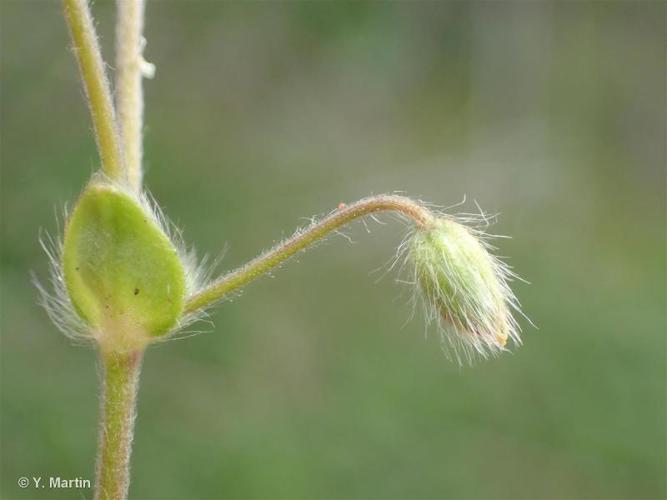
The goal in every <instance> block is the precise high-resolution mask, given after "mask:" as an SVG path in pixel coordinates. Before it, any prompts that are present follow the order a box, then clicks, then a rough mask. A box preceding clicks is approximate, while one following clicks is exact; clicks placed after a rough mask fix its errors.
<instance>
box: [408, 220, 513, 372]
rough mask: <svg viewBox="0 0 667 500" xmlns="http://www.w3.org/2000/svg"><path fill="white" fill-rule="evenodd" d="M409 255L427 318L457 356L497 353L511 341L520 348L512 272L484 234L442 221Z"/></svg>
mask: <svg viewBox="0 0 667 500" xmlns="http://www.w3.org/2000/svg"><path fill="white" fill-rule="evenodd" d="M409 252H410V258H411V260H412V261H413V263H414V268H415V274H416V281H417V283H418V284H419V287H420V288H421V291H422V294H423V296H424V299H425V302H426V305H427V308H428V318H429V319H435V320H436V321H437V322H438V324H439V325H440V326H441V330H442V332H443V334H444V335H443V336H444V338H446V339H447V340H448V342H449V343H450V345H451V346H452V347H453V348H454V350H455V353H456V355H457V357H459V353H460V352H461V351H462V352H463V354H464V355H466V357H467V358H468V359H470V357H471V354H472V353H474V352H477V353H479V354H481V355H482V356H486V355H487V354H494V353H497V352H499V351H502V350H504V347H505V345H506V343H507V339H508V338H511V339H512V340H513V341H514V342H515V343H517V344H518V343H520V338H519V335H518V327H517V324H516V322H515V320H514V318H513V317H512V314H511V312H510V308H511V307H515V304H516V299H515V298H514V294H513V293H512V291H511V290H510V288H509V286H508V284H507V279H508V278H509V277H511V273H510V271H509V270H508V268H507V267H506V266H505V265H504V264H503V263H502V262H500V261H499V260H498V259H496V258H495V257H494V256H493V255H491V254H490V253H489V251H488V250H487V246H486V243H485V242H484V240H483V237H482V235H481V234H480V233H478V232H477V231H476V230H474V229H471V228H469V227H467V226H465V225H463V224H460V223H459V222H456V221H455V220H453V219H452V218H449V217H441V218H439V219H437V220H436V221H435V222H434V224H433V225H432V226H431V227H429V228H426V229H419V230H417V231H416V232H415V233H414V235H413V236H412V239H411V242H410V249H409ZM459 359H460V358H459Z"/></svg>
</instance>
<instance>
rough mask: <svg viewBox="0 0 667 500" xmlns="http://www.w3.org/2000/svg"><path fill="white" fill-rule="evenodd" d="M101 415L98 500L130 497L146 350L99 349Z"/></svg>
mask: <svg viewBox="0 0 667 500" xmlns="http://www.w3.org/2000/svg"><path fill="white" fill-rule="evenodd" d="M100 353H101V354H100V358H101V363H102V410H101V412H102V415H101V419H100V434H99V443H98V456H97V483H96V486H95V498H96V499H97V500H122V499H125V498H127V491H128V487H129V485H130V455H131V452H132V436H133V433H134V419H135V407H136V399H137V389H138V386H139V372H140V371H141V360H142V357H143V351H133V352H129V353H117V352H110V351H103V350H100Z"/></svg>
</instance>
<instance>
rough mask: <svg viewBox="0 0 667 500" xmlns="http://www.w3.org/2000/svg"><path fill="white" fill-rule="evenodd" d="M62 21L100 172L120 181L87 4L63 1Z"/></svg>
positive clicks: (109, 111) (109, 110)
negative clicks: (83, 92) (70, 43)
mask: <svg viewBox="0 0 667 500" xmlns="http://www.w3.org/2000/svg"><path fill="white" fill-rule="evenodd" d="M64 6H65V19H66V20H67V24H68V26H69V30H70V34H71V35H72V41H73V43H74V52H75V54H76V59H77V61H78V62H79V69H80V71H81V76H82V78H83V84H84V88H85V89H86V95H87V96H88V105H89V107H90V114H91V115H92V118H93V127H94V129H95V137H96V140H97V148H98V150H99V153H100V158H101V160H102V169H103V170H104V172H105V173H106V175H107V176H109V177H110V178H112V179H115V180H122V179H123V176H124V172H123V159H122V152H121V148H120V144H119V140H118V130H117V128H116V121H115V115H114V108H113V102H112V100H111V90H110V88H109V82H108V80H107V77H106V73H105V71H104V62H103V61H102V54H101V52H100V47H99V44H98V43H97V35H96V34H95V26H94V25H93V19H92V17H91V15H90V10H89V8H88V2H87V0H64Z"/></svg>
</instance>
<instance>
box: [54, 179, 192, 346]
mask: <svg viewBox="0 0 667 500" xmlns="http://www.w3.org/2000/svg"><path fill="white" fill-rule="evenodd" d="M144 205H145V204H142V203H140V202H139V201H138V200H137V199H136V197H134V196H133V195H130V194H128V193H126V192H124V191H122V190H121V189H119V188H118V187H116V186H114V185H111V184H107V183H103V182H95V181H93V182H92V183H91V184H90V185H89V186H88V187H87V188H86V190H85V191H84V192H83V194H82V195H81V197H80V198H79V200H78V202H77V204H76V206H75V208H74V210H73V212H72V214H71V217H70V218H69V220H68V222H67V226H66V228H65V237H64V242H63V251H62V266H63V275H64V281H65V285H66V288H67V293H68V295H69V298H70V301H71V303H72V305H73V306H74V309H75V311H76V313H77V314H78V315H79V316H80V318H81V319H82V320H83V322H84V323H85V324H86V325H87V326H88V329H89V331H90V333H91V335H92V336H93V337H95V338H96V339H97V340H98V341H99V342H100V344H101V346H102V348H107V349H111V350H116V351H126V350H131V349H136V348H141V347H143V346H145V345H146V344H147V343H149V342H150V341H151V340H152V339H153V338H155V337H158V336H161V335H164V334H165V333H167V332H168V331H169V330H170V329H172V328H173V327H174V326H175V325H176V324H177V322H178V320H179V318H180V316H181V314H182V311H183V303H184V297H185V273H184V269H183V265H182V263H181V261H180V259H179V255H178V252H177V250H176V248H175V247H174V245H173V244H172V243H171V241H170V240H169V238H168V236H167V235H166V234H165V231H163V229H162V228H161V227H160V224H159V222H158V220H157V218H156V217H155V216H154V215H153V214H152V212H151V211H150V210H149V209H148V208H147V207H146V206H144Z"/></svg>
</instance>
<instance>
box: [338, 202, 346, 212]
mask: <svg viewBox="0 0 667 500" xmlns="http://www.w3.org/2000/svg"><path fill="white" fill-rule="evenodd" d="M346 206H347V205H346V204H345V203H343V202H342V201H341V202H340V203H339V204H338V210H343V209H344V208H345V207H346Z"/></svg>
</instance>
